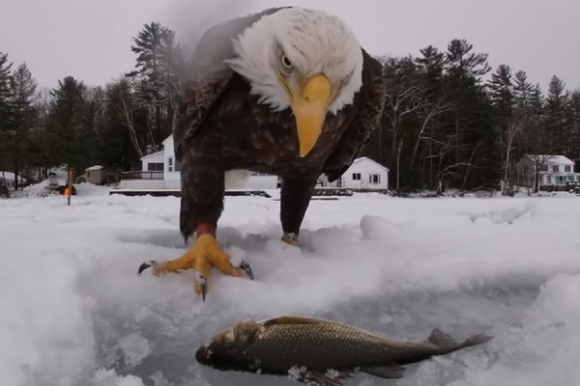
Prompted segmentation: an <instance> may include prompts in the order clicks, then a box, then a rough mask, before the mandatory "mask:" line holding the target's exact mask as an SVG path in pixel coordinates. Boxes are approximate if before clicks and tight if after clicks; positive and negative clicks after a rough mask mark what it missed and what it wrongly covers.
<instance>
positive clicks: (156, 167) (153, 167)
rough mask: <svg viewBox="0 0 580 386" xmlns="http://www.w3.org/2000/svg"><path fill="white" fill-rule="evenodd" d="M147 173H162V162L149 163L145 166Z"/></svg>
mask: <svg viewBox="0 0 580 386" xmlns="http://www.w3.org/2000/svg"><path fill="white" fill-rule="evenodd" d="M147 171H148V172H162V171H163V162H149V163H148V164H147Z"/></svg>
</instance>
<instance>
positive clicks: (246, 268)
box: [240, 261, 254, 280]
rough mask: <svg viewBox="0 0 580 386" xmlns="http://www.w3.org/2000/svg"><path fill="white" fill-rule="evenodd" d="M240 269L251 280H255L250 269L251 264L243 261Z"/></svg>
mask: <svg viewBox="0 0 580 386" xmlns="http://www.w3.org/2000/svg"><path fill="white" fill-rule="evenodd" d="M240 269H241V270H243V271H244V272H245V273H246V274H247V275H248V277H249V278H250V279H251V280H254V272H253V271H252V267H250V264H248V263H246V262H245V261H242V263H241V264H240Z"/></svg>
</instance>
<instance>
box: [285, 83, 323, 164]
mask: <svg viewBox="0 0 580 386" xmlns="http://www.w3.org/2000/svg"><path fill="white" fill-rule="evenodd" d="M331 94H332V90H331V86H330V82H329V81H328V78H327V77H326V76H325V75H323V74H318V75H315V76H313V77H312V78H310V79H308V80H307V81H306V83H305V84H304V87H303V89H302V94H301V95H294V97H293V98H291V103H290V108H291V109H292V113H293V114H294V117H295V119H296V128H297V131H298V144H299V146H300V157H304V156H306V155H307V154H308V153H309V152H310V150H312V148H313V147H314V144H315V143H316V140H317V139H318V136H319V135H320V132H321V131H322V126H323V125H324V119H325V117H326V112H327V110H328V105H329V104H330V101H331Z"/></svg>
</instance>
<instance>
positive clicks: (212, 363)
mask: <svg viewBox="0 0 580 386" xmlns="http://www.w3.org/2000/svg"><path fill="white" fill-rule="evenodd" d="M492 338H493V337H492V336H487V335H483V334H477V335H473V336H471V337H470V338H468V339H466V340H465V341H464V342H463V343H457V342H456V341H455V340H454V339H453V338H452V337H451V336H449V335H447V334H446V333H444V332H442V331H441V330H439V329H434V330H433V331H432V332H431V334H430V335H429V336H428V338H427V339H426V340H425V341H422V342H413V341H403V340H393V339H389V338H387V337H384V336H381V335H378V334H375V333H371V332H369V331H365V330H362V329H359V328H357V327H354V326H351V325H348V324H346V323H342V322H338V321H332V320H325V319H316V318H308V317H301V316H279V317H276V318H272V319H267V320H263V321H255V320H254V319H246V320H243V321H241V322H238V323H236V324H233V325H231V326H230V327H228V328H227V329H225V330H224V331H222V332H219V333H217V334H215V335H214V336H213V337H211V339H210V340H209V342H207V343H206V344H202V345H200V346H199V347H198V349H197V350H196V352H195V359H196V361H197V362H198V363H199V364H200V365H202V366H207V367H209V368H213V369H215V370H221V371H237V372H251V373H256V374H261V375H271V376H280V377H288V378H290V379H292V380H294V381H296V382H298V383H303V384H309V385H315V386H341V385H343V382H344V381H345V380H347V379H350V378H353V377H354V376H355V375H356V374H358V373H365V374H368V375H372V376H376V377H379V378H383V379H397V378H403V377H404V375H405V368H404V367H402V366H404V365H408V364H413V363H418V362H421V361H424V360H426V359H429V358H431V357H433V356H436V355H444V354H448V353H451V352H454V351H457V350H460V349H463V348H466V347H470V346H476V345H479V344H483V343H485V342H487V341H489V340H491V339H492Z"/></svg>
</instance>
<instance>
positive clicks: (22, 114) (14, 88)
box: [7, 63, 37, 188]
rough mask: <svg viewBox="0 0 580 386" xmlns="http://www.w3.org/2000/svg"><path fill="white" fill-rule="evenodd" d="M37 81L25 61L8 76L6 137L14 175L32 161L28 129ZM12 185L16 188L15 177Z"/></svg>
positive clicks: (31, 124)
mask: <svg viewBox="0 0 580 386" xmlns="http://www.w3.org/2000/svg"><path fill="white" fill-rule="evenodd" d="M36 87H37V83H36V80H35V79H34V78H33V77H32V73H31V72H30V70H29V69H28V67H27V65H26V63H23V64H21V65H20V66H18V67H17V68H16V70H14V73H13V74H12V76H11V78H10V99H9V102H10V113H11V119H10V124H9V127H10V136H9V138H7V140H8V142H7V146H8V147H9V149H7V150H8V151H7V154H8V156H9V157H10V159H11V161H12V163H13V169H12V171H13V172H14V174H15V176H19V175H21V171H22V169H23V167H24V166H30V165H31V164H32V163H34V158H33V157H34V154H33V153H32V149H31V148H30V144H31V143H30V134H31V133H30V131H31V130H32V128H33V127H34V125H35V120H36V108H35V106H34V95H35V93H36ZM14 187H15V188H18V178H16V177H15V180H14Z"/></svg>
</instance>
